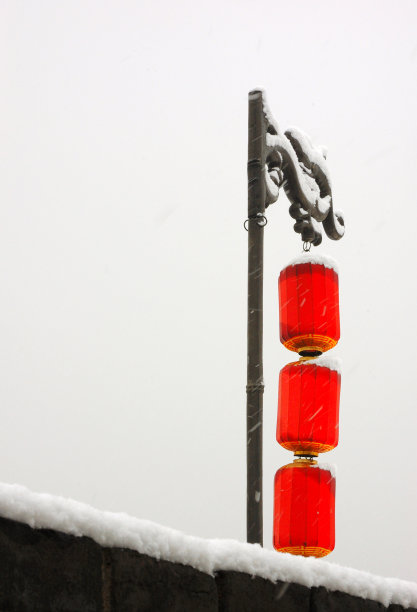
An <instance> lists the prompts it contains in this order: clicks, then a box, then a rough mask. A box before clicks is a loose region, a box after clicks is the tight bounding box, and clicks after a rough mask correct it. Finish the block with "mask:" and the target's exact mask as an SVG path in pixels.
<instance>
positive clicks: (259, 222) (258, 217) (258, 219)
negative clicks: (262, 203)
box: [243, 213, 268, 232]
mask: <svg viewBox="0 0 417 612" xmlns="http://www.w3.org/2000/svg"><path fill="white" fill-rule="evenodd" d="M249 221H256V224H257V225H259V227H265V225H266V224H267V223H268V219H267V218H266V217H265V215H263V214H262V213H258V214H257V215H256V216H254V217H248V218H247V219H246V220H245V222H244V223H243V227H244V228H245V230H246V231H247V232H248V231H249V228H248V227H247V225H246V224H247V223H249Z"/></svg>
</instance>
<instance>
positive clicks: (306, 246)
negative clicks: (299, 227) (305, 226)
mask: <svg viewBox="0 0 417 612" xmlns="http://www.w3.org/2000/svg"><path fill="white" fill-rule="evenodd" d="M310 249H311V242H303V251H304V252H305V253H308V252H309V250H310Z"/></svg>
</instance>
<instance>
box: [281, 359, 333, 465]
mask: <svg viewBox="0 0 417 612" xmlns="http://www.w3.org/2000/svg"><path fill="white" fill-rule="evenodd" d="M340 378H341V377H340V364H339V361H338V360H337V359H329V358H328V357H327V356H323V357H319V358H318V359H308V360H305V359H301V360H300V361H298V362H295V363H289V364H287V365H286V366H285V367H284V368H282V370H281V372H280V375H279V388H278V419H277V442H278V443H279V444H280V445H281V446H283V447H284V448H285V449H287V450H289V451H293V452H295V453H298V454H313V455H314V454H317V453H325V452H327V451H330V450H332V449H333V448H335V447H336V446H337V444H338V442H339V398H340Z"/></svg>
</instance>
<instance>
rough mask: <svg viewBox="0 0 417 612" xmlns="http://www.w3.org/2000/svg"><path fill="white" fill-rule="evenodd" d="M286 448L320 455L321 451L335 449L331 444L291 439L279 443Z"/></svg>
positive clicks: (325, 451) (293, 451) (296, 451)
mask: <svg viewBox="0 0 417 612" xmlns="http://www.w3.org/2000/svg"><path fill="white" fill-rule="evenodd" d="M279 444H280V446H282V448H285V450H288V451H291V452H292V453H295V454H299V455H303V454H304V455H308V454H310V453H311V454H312V455H318V454H319V453H328V452H329V451H331V450H333V449H334V446H333V445H331V444H322V443H321V442H309V441H308V440H290V441H287V442H280V443H279Z"/></svg>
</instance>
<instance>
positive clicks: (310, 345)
mask: <svg viewBox="0 0 417 612" xmlns="http://www.w3.org/2000/svg"><path fill="white" fill-rule="evenodd" d="M317 262H321V263H317ZM279 315H280V336H281V342H282V343H283V345H284V346H285V347H286V348H288V349H290V350H291V351H296V352H298V353H303V354H311V353H313V354H314V353H317V352H319V353H322V352H324V351H328V350H329V349H331V348H332V347H333V346H335V345H336V344H337V342H338V340H339V338H340V320H339V281H338V275H337V272H336V270H335V269H334V266H333V263H332V262H331V260H329V259H327V258H326V259H325V258H324V257H318V256H315V257H314V256H313V257H312V256H310V257H309V256H308V255H307V256H305V257H303V258H299V259H297V260H295V263H293V264H291V265H289V266H287V267H286V268H284V269H283V270H282V271H281V274H280V276H279Z"/></svg>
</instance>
